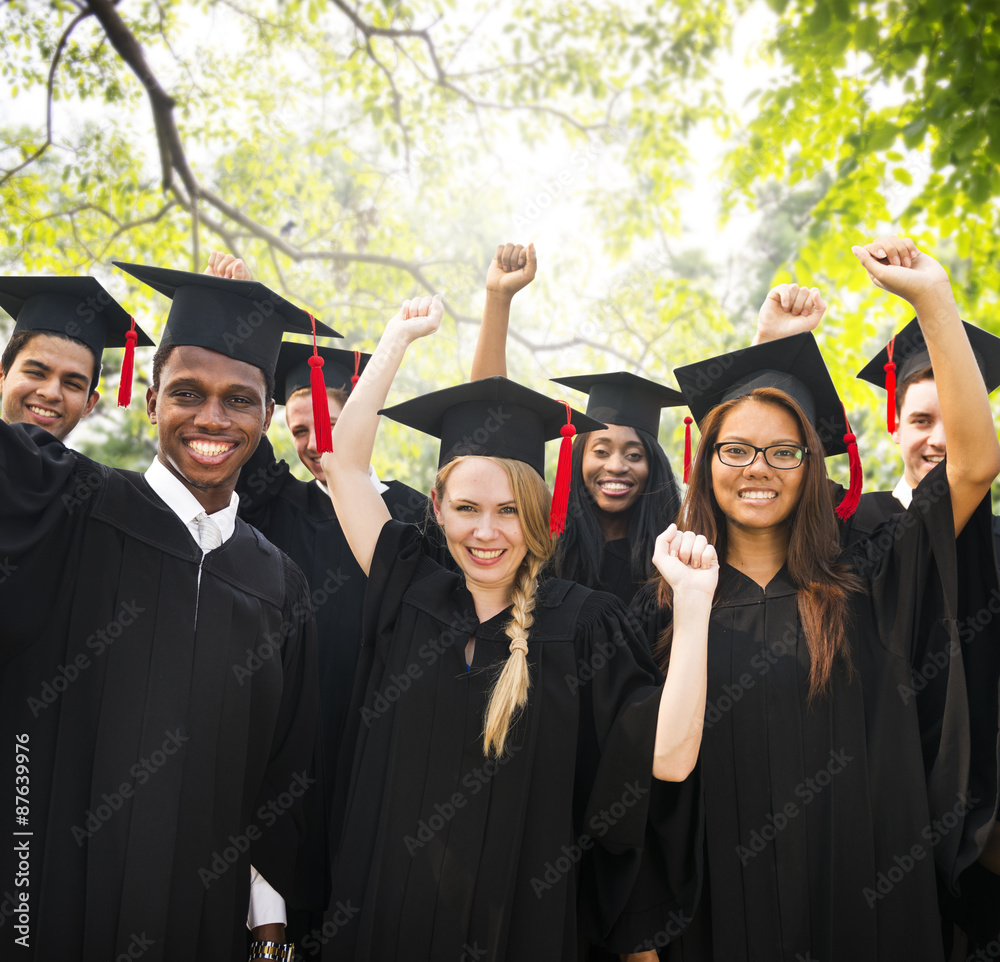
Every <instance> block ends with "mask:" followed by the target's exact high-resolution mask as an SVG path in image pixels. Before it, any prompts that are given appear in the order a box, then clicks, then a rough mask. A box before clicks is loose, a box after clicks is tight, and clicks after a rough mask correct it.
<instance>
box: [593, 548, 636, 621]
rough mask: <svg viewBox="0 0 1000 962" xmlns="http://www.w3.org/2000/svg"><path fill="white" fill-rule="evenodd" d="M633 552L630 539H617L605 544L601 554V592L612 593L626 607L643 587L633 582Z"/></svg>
mask: <svg viewBox="0 0 1000 962" xmlns="http://www.w3.org/2000/svg"><path fill="white" fill-rule="evenodd" d="M631 550H632V546H631V545H630V544H629V540H628V538H616V539H615V540H614V541H605V542H604V551H603V552H602V554H601V585H600V587H601V590H602V591H610V592H611V594H613V595H614V596H615V597H616V598H619V599H621V601H622V603H623V604H625V605H629V604H631V602H632V598H633V597H635V593H636V592H637V591H638V590H639V588H640V587H641V586H640V585H637V584H636V583H635V582H634V581H633V580H632V558H631ZM594 587H597V586H596V585H595V586H594Z"/></svg>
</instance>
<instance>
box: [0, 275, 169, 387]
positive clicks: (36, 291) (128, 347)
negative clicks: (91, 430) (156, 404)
mask: <svg viewBox="0 0 1000 962" xmlns="http://www.w3.org/2000/svg"><path fill="white" fill-rule="evenodd" d="M0 307H2V308H3V309H4V310H5V311H6V312H7V313H8V314H9V315H10V316H11V317H13V318H14V320H15V322H16V323H15V324H14V333H15V334H17V333H19V332H20V331H39V332H40V333H43V334H44V333H52V334H63V335H65V336H66V337H72V338H73V339H75V340H77V341H80V342H82V343H83V344H85V345H86V346H87V347H88V348H90V350H91V351H93V353H94V356H95V357H97V358H98V359H100V357H101V355H102V354H103V353H104V349H105V348H107V347H124V348H125V355H124V358H123V360H122V370H121V377H120V378H119V381H118V406H119V407H128V404H129V401H130V400H131V397H132V368H133V365H134V357H135V346H136V344H139V345H141V346H142V347H151V346H152V344H153V342H152V341H151V340H150V338H149V337H148V335H147V334H146V333H145V332H144V331H143V330H142V329H141V328H139V327H137V326H136V323H135V318H134V317H132V316H131V315H130V314H129V313H128V311H126V310H125V308H123V307H122V306H121V305H120V304H119V303H118V302H117V301H116V300H115V299H114V298H113V297H112V296H111V295H110V294H109V293H108V292H107V291H106V290H105V289H104V288H103V287H102V286H101V284H100V283H99V282H98V281H97V279H96V278H93V277H23V276H7V277H0Z"/></svg>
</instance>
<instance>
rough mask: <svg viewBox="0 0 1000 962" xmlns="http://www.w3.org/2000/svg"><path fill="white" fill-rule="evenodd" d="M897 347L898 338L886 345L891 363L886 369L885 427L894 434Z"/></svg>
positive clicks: (889, 362)
mask: <svg viewBox="0 0 1000 962" xmlns="http://www.w3.org/2000/svg"><path fill="white" fill-rule="evenodd" d="M895 345H896V338H893V339H892V340H891V341H889V343H888V344H887V345H886V350H887V351H888V352H889V361H888V363H887V364H885V365H884V367H885V426H886V429H887V430H888V431H889V433H890V434H892V433H893V432H894V431H895V430H896V365H895V364H893V362H892V349H893V348H894V347H895Z"/></svg>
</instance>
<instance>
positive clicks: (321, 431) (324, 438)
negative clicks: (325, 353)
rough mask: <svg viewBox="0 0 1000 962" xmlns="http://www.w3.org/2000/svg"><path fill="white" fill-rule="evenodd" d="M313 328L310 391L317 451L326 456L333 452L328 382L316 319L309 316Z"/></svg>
mask: <svg viewBox="0 0 1000 962" xmlns="http://www.w3.org/2000/svg"><path fill="white" fill-rule="evenodd" d="M309 320H310V321H311V322H312V328H313V355H312V357H311V358H309V367H310V368H311V370H310V371H309V389H310V392H311V393H312V402H313V423H314V424H315V426H316V451H317V452H318V453H319V454H326V453H327V452H329V451H332V450H333V438H332V437H331V436H330V403H329V400H328V399H327V396H326V382H325V381H324V380H323V358H321V357H320V356H319V352H318V349H317V347H316V318H315V317H313V316H312V314H310V315H309Z"/></svg>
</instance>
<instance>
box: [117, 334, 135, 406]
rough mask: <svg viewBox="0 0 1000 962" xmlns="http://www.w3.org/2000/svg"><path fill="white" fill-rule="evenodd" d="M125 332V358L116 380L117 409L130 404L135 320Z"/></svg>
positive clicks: (133, 363) (133, 364)
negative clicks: (119, 375)
mask: <svg viewBox="0 0 1000 962" xmlns="http://www.w3.org/2000/svg"><path fill="white" fill-rule="evenodd" d="M131 320H132V326H131V328H129V330H127V331H126V332H125V356H124V357H123V358H122V373H121V377H119V378H118V407H120V408H127V407H128V406H129V404H131V403H132V371H133V369H134V368H135V342H136V341H137V340H138V339H139V335H138V334H136V332H135V318H134V317H133V318H132V319H131Z"/></svg>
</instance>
